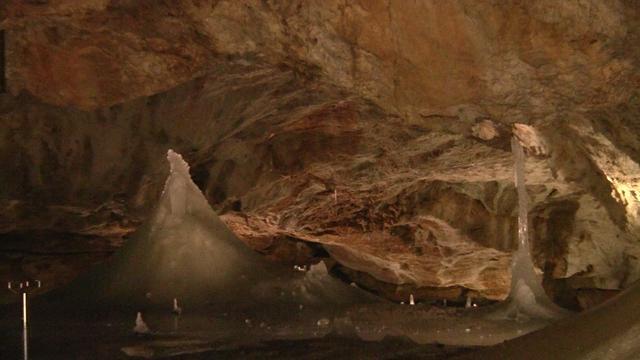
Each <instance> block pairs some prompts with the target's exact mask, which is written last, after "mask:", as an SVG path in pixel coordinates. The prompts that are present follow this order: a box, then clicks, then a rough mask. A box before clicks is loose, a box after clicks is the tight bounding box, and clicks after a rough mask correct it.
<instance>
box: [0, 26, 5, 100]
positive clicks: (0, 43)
mask: <svg viewBox="0 0 640 360" xmlns="http://www.w3.org/2000/svg"><path fill="white" fill-rule="evenodd" d="M4 64H5V58H4V30H0V93H3V92H5V91H6V72H5V66H4Z"/></svg>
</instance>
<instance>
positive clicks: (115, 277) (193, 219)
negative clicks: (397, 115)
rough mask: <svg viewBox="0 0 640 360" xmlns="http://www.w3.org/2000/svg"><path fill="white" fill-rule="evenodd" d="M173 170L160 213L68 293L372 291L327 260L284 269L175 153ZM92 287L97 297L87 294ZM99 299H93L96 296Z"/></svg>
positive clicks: (255, 299) (263, 298) (249, 300)
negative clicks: (334, 271) (211, 199)
mask: <svg viewBox="0 0 640 360" xmlns="http://www.w3.org/2000/svg"><path fill="white" fill-rule="evenodd" d="M167 160H168V161H169V164H170V170H171V171H170V174H169V177H168V178H167V180H166V183H165V186H164V190H163V192H162V196H161V198H160V200H159V203H158V206H157V208H156V211H155V213H154V215H153V216H152V217H151V219H150V220H149V222H148V223H147V224H146V225H145V226H143V227H142V228H141V229H140V230H138V232H137V233H136V235H135V236H134V237H133V238H132V239H131V240H129V242H128V243H127V244H126V246H125V247H123V248H122V249H121V250H120V251H119V252H118V253H117V255H116V256H115V257H114V259H113V261H111V262H110V263H109V264H107V265H106V266H104V267H103V268H101V269H99V270H97V271H94V273H93V274H91V275H90V276H88V277H86V278H85V279H83V280H80V281H78V282H76V284H75V285H74V286H72V287H71V288H70V289H69V290H68V292H67V294H66V295H67V296H72V297H75V298H83V299H84V300H89V301H96V302H100V303H103V304H107V305H109V306H112V305H114V304H120V305H125V306H134V305H135V306H138V305H143V306H147V305H157V306H162V307H164V306H166V304H167V303H171V302H172V301H173V302H174V311H175V307H177V304H176V301H175V299H176V298H179V299H180V300H181V303H183V304H184V303H188V304H190V305H193V304H211V303H216V304H222V303H225V304H232V305H234V306H241V307H242V306H246V305H257V304H266V303H271V304H273V303H288V302H295V303H296V304H298V303H301V302H302V303H334V304H335V303H348V302H353V301H364V300H366V299H367V297H368V296H367V294H366V293H364V292H363V291H362V290H360V289H354V288H352V287H349V286H347V285H346V284H344V283H342V282H340V281H339V280H336V279H334V278H331V277H330V276H329V275H328V273H327V270H326V267H325V266H324V264H322V263H321V264H318V265H316V266H313V267H312V268H311V270H310V271H308V272H305V273H304V274H301V273H300V272H298V271H292V270H290V268H287V269H285V268H278V267H277V266H276V265H274V264H272V263H269V262H268V261H267V260H265V259H264V258H263V257H262V256H260V255H259V254H257V253H256V252H254V251H253V250H251V249H250V248H248V247H247V246H246V245H244V244H243V243H242V242H241V241H240V240H238V239H237V238H236V237H235V235H234V234H233V233H232V232H231V231H230V230H229V229H228V228H227V227H226V226H225V225H224V223H222V221H221V220H220V219H219V218H218V216H217V215H216V213H215V212H214V211H213V209H211V207H210V206H209V203H208V202H207V200H206V198H205V197H204V195H203V194H202V192H201V191H200V190H199V189H198V187H197V186H196V185H195V183H194V182H193V181H192V180H191V177H190V175H189V165H188V164H187V163H186V162H185V161H184V160H183V159H182V156H180V155H179V154H178V153H176V152H174V151H172V150H169V151H168V153H167ZM87 290H89V292H90V294H87ZM90 299H93V300H90Z"/></svg>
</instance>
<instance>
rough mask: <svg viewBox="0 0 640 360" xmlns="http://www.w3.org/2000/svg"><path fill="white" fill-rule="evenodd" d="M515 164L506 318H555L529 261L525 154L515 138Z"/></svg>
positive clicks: (555, 311)
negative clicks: (514, 237)
mask: <svg viewBox="0 0 640 360" xmlns="http://www.w3.org/2000/svg"><path fill="white" fill-rule="evenodd" d="M511 151H512V152H513V157H514V161H515V171H514V173H515V174H514V175H515V185H516V189H517V192H518V250H516V252H515V253H514V254H513V260H512V265H511V294H510V308H509V316H511V317H520V316H522V315H524V316H529V317H545V318H549V317H555V316H556V315H557V309H556V306H555V305H554V304H553V302H552V301H551V300H550V299H549V298H548V297H547V294H546V293H545V291H544V289H543V288H542V283H541V279H540V277H539V276H538V275H537V274H536V269H535V266H534V264H533V260H532V259H531V251H530V246H529V225H528V210H529V198H528V196H527V189H526V182H525V167H524V160H525V154H524V150H523V148H522V145H520V142H519V141H518V139H516V137H512V139H511Z"/></svg>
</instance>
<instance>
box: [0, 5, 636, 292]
mask: <svg viewBox="0 0 640 360" xmlns="http://www.w3.org/2000/svg"><path fill="white" fill-rule="evenodd" d="M0 28H1V29H3V30H4V36H5V47H6V66H5V72H6V74H5V76H6V78H7V86H8V93H7V94H4V95H0V167H1V168H2V169H3V171H0V181H1V183H2V184H3V186H2V188H0V209H1V212H0V233H2V234H4V235H3V236H5V237H11V236H12V234H18V233H19V234H25V233H29V232H35V231H37V232H40V233H41V232H55V233H58V234H69V235H70V236H71V235H73V236H76V235H82V236H88V237H92V238H94V239H96V238H97V239H104V240H105V241H106V240H109V241H116V240H119V239H122V238H124V237H126V236H127V234H129V233H130V232H131V231H133V230H135V229H136V228H137V226H138V225H139V224H140V223H141V222H142V221H144V220H145V219H146V218H147V217H148V215H149V213H150V209H151V208H152V207H153V205H154V204H155V202H156V201H157V199H158V195H159V192H160V189H161V186H162V179H164V178H165V176H166V173H165V171H166V170H165V169H164V168H163V166H162V165H163V154H164V153H165V152H166V150H167V149H168V148H170V147H171V148H174V149H176V150H177V151H178V152H180V153H182V154H183V155H184V156H185V159H186V160H188V161H189V162H190V163H191V165H192V166H191V171H192V176H193V178H194V180H195V182H196V183H197V184H198V186H199V187H200V188H201V189H202V190H203V191H204V192H205V194H206V196H207V197H208V200H209V202H210V204H211V205H212V206H214V208H215V209H216V210H218V211H220V212H221V213H223V214H224V215H223V220H225V221H226V222H227V224H228V226H229V227H230V228H231V229H232V230H233V231H234V232H236V234H237V235H239V236H240V237H241V238H242V239H243V240H244V241H245V242H246V243H247V244H249V245H250V246H252V247H254V248H255V249H256V250H258V251H260V252H263V253H265V254H266V255H267V256H269V257H271V258H274V259H277V260H280V261H284V262H286V263H289V264H304V263H313V262H316V261H317V260H318V258H321V257H331V258H332V259H333V260H334V261H335V263H336V266H335V268H334V270H335V272H337V273H341V274H342V276H344V277H346V278H350V279H351V280H353V281H355V282H357V283H359V284H361V285H362V286H363V287H369V288H370V289H371V290H372V291H378V292H379V293H381V294H384V295H385V296H388V297H390V298H394V299H400V298H404V297H405V296H406V292H415V294H416V295H417V296H418V297H420V296H422V297H423V298H430V297H432V298H450V299H453V298H456V297H460V296H463V295H464V294H469V295H471V296H474V297H478V298H486V299H496V300H499V299H503V298H505V297H506V296H507V294H508V287H509V286H508V285H509V277H510V274H509V259H510V256H509V252H510V251H512V250H513V248H514V246H515V236H516V227H517V225H516V218H515V216H516V209H515V206H516V199H515V191H514V187H513V181H512V175H513V174H512V168H513V167H512V157H511V154H510V153H509V145H508V144H509V139H510V138H511V136H513V135H515V136H517V137H518V139H519V140H520V141H521V142H522V143H523V145H525V147H526V150H527V153H528V159H527V163H526V170H527V181H528V185H529V188H528V190H529V194H530V196H531V198H532V202H531V206H532V208H531V209H530V216H531V219H530V221H531V227H532V228H533V235H532V237H533V239H532V242H533V250H534V256H535V261H536V263H537V265H538V266H539V267H540V269H541V270H543V271H544V273H545V278H546V280H545V281H546V284H547V285H548V287H549V291H551V292H554V293H558V294H560V293H567V292H569V293H571V292H574V293H575V294H577V291H581V292H580V294H585V293H588V291H587V290H588V289H603V290H615V289H620V288H622V287H625V286H626V285H628V284H629V283H630V282H632V281H634V280H636V279H638V278H640V263H638V261H639V260H638V259H639V257H640V242H639V241H640V239H639V238H638V234H639V231H638V230H640V180H638V179H640V168H639V166H640V165H639V163H640V143H639V142H640V140H639V138H638V134H640V93H639V90H638V89H639V88H640V71H639V62H640V46H636V45H637V44H639V43H640V6H639V5H638V4H637V2H635V1H628V0H613V1H607V2H602V1H599V0H584V1H576V2H557V1H551V0H549V1H547V0H539V1H531V2H524V3H523V2H520V1H500V2H492V1H489V2H478V1H465V0H458V1H417V2H406V1H393V0H392V1H378V0H373V1H372V0H367V1H339V0H330V1H324V0H323V1H320V0H318V1H296V0H278V1H276V0H274V1H271V0H270V1H250V0H243V1H235V0H234V1H231V0H226V1H225V0H216V1H214V0H180V1H147V0H144V1H128V0H95V1H82V2H77V1H66V0H56V1H53V0H50V1H7V2H3V3H2V4H0ZM21 236H22V235H21ZM420 289H422V292H420V291H421V290H420ZM554 289H555V290H554ZM582 290H585V291H582ZM446 291H449V292H446ZM558 296H560V295H558ZM574 298H575V296H574ZM582 301H583V302H585V303H586V302H588V301H587V300H582Z"/></svg>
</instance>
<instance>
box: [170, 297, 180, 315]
mask: <svg viewBox="0 0 640 360" xmlns="http://www.w3.org/2000/svg"><path fill="white" fill-rule="evenodd" d="M171 312H173V313H174V314H176V315H181V314H182V308H181V307H180V306H178V299H176V298H173V310H171Z"/></svg>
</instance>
